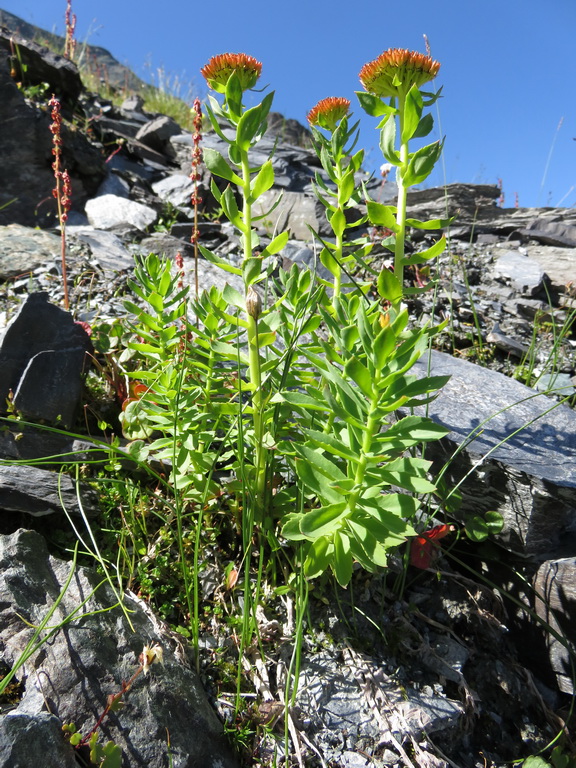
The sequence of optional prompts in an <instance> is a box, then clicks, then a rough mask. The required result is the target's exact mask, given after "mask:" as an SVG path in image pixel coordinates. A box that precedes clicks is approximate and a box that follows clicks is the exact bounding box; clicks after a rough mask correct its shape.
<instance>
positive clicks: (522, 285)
mask: <svg viewBox="0 0 576 768" xmlns="http://www.w3.org/2000/svg"><path fill="white" fill-rule="evenodd" d="M494 271H495V272H496V274H499V275H503V276H505V277H508V278H509V279H510V280H511V281H512V283H513V285H514V287H515V288H516V289H517V290H518V291H520V293H521V294H522V295H523V296H528V297H534V296H539V295H541V294H542V293H543V292H544V287H545V286H546V285H548V284H549V283H550V280H549V278H548V276H547V275H546V273H545V272H544V270H543V269H542V268H541V267H540V265H539V264H538V262H537V261H535V260H534V259H530V258H529V257H528V256H525V255H524V254H522V253H519V252H518V251H506V253H504V254H502V256H499V257H498V259H497V260H496V263H495V264H494Z"/></svg>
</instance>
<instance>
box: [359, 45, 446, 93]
mask: <svg viewBox="0 0 576 768" xmlns="http://www.w3.org/2000/svg"><path fill="white" fill-rule="evenodd" d="M439 69H440V62H438V61H434V59H433V58H432V57H431V56H426V55H424V54H423V53H416V52H415V51H408V50H406V49H403V48H390V50H388V51H384V53H382V54H380V56H378V58H377V59H374V61H369V62H368V64H364V66H363V67H362V69H361V70H360V74H359V77H360V82H361V83H362V85H363V86H364V89H365V90H366V91H368V93H373V94H374V95H375V96H381V97H389V96H392V97H394V96H398V95H399V94H400V93H408V91H409V90H410V88H411V87H412V86H413V85H415V86H416V87H417V88H420V86H421V85H424V83H428V82H430V80H433V79H434V78H435V77H436V75H437V74H438V70H439Z"/></svg>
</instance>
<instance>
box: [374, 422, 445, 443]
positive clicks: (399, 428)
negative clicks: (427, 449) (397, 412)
mask: <svg viewBox="0 0 576 768" xmlns="http://www.w3.org/2000/svg"><path fill="white" fill-rule="evenodd" d="M449 432H450V430H449V429H448V428H447V427H444V426H442V425H441V424H436V422H434V421H432V419H427V418H423V417H421V416H404V418H402V419H400V420H399V421H397V422H396V423H395V424H392V426H391V427H389V428H388V429H387V430H386V432H385V433H384V434H382V435H379V436H378V437H379V439H380V440H382V441H383V442H384V443H385V442H387V441H391V440H397V439H398V438H403V439H404V440H408V441H409V443H405V445H406V446H408V445H417V444H418V443H420V442H429V441H431V440H438V439H439V438H441V437H444V436H445V435H447V434H448V433H449Z"/></svg>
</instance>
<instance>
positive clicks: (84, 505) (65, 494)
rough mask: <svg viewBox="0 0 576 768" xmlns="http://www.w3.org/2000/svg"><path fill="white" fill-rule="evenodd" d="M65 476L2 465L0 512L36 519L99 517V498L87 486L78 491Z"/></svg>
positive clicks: (0, 466) (0, 469) (30, 468)
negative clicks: (68, 516) (49, 517)
mask: <svg viewBox="0 0 576 768" xmlns="http://www.w3.org/2000/svg"><path fill="white" fill-rule="evenodd" d="M78 490H79V496H80V504H81V506H80V504H79V500H78V495H77V488H76V484H75V483H74V482H73V481H72V479H71V478H70V477H69V476H68V475H65V474H60V473H58V472H50V471H49V470H47V469H41V468H40V467H28V466H25V465H19V464H14V465H4V466H3V465H0V510H2V511H5V512H24V513H25V514H27V515H33V516H34V517H42V516H44V515H52V514H55V513H60V514H64V512H66V513H67V514H70V515H73V516H79V515H80V514H81V513H83V514H85V515H86V516H87V517H94V516H95V515H97V514H98V511H99V508H98V501H97V497H96V494H95V493H94V491H92V490H91V489H90V488H88V487H86V486H85V485H81V486H80V487H79V489H78Z"/></svg>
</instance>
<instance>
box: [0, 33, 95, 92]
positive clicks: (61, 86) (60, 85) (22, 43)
mask: <svg viewBox="0 0 576 768" xmlns="http://www.w3.org/2000/svg"><path fill="white" fill-rule="evenodd" d="M15 47H17V49H18V56H17V57H16V61H15V67H16V71H17V75H18V77H19V78H20V80H21V82H23V83H25V84H26V85H40V84H41V83H48V85H49V92H50V93H53V94H55V95H56V96H58V97H59V98H60V99H62V100H64V101H67V102H68V103H69V104H70V105H74V104H75V103H76V101H77V100H78V97H79V96H80V93H81V91H82V80H81V79H80V75H79V73H78V68H77V67H76V64H74V63H73V62H72V61H70V60H69V59H66V58H65V57H64V56H60V55H59V54H57V53H54V52H53V51H51V50H50V49H49V48H46V47H45V46H43V45H38V43H35V42H34V41H32V40H27V39H26V38H24V37H22V35H19V34H18V33H17V32H16V33H14V32H9V31H8V30H7V29H6V28H0V49H2V50H4V51H6V52H7V53H8V54H10V53H12V52H13V51H14V48H15ZM20 69H22V70H23V71H19V70H20Z"/></svg>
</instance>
